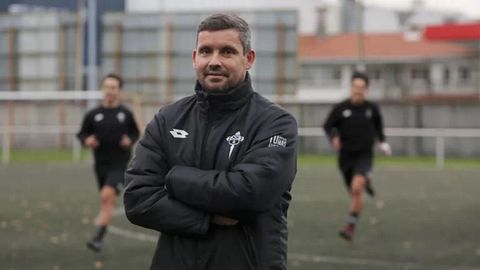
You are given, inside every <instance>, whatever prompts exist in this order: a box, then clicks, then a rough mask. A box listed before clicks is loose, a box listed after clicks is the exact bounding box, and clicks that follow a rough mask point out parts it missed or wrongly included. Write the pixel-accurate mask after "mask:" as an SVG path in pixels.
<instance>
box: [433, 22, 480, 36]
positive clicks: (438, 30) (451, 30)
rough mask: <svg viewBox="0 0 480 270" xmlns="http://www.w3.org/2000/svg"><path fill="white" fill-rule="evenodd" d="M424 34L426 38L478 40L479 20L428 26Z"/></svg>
mask: <svg viewBox="0 0 480 270" xmlns="http://www.w3.org/2000/svg"><path fill="white" fill-rule="evenodd" d="M424 36H425V38H426V39H428V40H455V41H466V40H480V22H475V23H463V24H445V25H435V26H428V27H426V28H425V34H424Z"/></svg>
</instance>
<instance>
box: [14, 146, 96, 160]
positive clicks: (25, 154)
mask: <svg viewBox="0 0 480 270" xmlns="http://www.w3.org/2000/svg"><path fill="white" fill-rule="evenodd" d="M89 156H90V153H89V151H88V150H86V149H82V151H81V160H85V159H88V158H89ZM72 161H73V153H72V151H71V150H65V149H43V150H30V149H29V150H23V149H16V150H13V151H12V152H11V153H10V162H11V163H59V162H72Z"/></svg>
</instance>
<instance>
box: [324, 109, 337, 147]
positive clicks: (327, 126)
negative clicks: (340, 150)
mask: <svg viewBox="0 0 480 270" xmlns="http://www.w3.org/2000/svg"><path fill="white" fill-rule="evenodd" d="M340 120H341V117H340V115H339V109H338V105H337V106H335V107H334V108H333V109H332V110H331V111H330V113H329V114H328V117H327V119H326V120H325V123H324V124H323V130H324V131H325V135H327V137H328V139H329V140H330V141H331V140H332V138H333V137H335V136H337V135H338V133H339V132H338V128H339V125H340Z"/></svg>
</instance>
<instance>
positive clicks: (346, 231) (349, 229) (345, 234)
mask: <svg viewBox="0 0 480 270" xmlns="http://www.w3.org/2000/svg"><path fill="white" fill-rule="evenodd" d="M353 231H354V226H353V225H352V224H348V225H347V226H345V228H343V230H341V231H340V232H339V233H338V234H339V235H340V237H341V238H343V239H345V240H347V241H352V239H353Z"/></svg>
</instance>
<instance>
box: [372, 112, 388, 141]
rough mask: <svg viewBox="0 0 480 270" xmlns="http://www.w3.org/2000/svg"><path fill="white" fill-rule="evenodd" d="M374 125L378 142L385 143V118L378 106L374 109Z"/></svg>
mask: <svg viewBox="0 0 480 270" xmlns="http://www.w3.org/2000/svg"><path fill="white" fill-rule="evenodd" d="M373 124H374V126H375V134H376V135H377V138H378V140H379V141H380V142H384V141H385V140H386V138H385V133H384V130H383V117H382V113H381V112H380V108H379V107H378V106H376V105H374V107H373Z"/></svg>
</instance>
